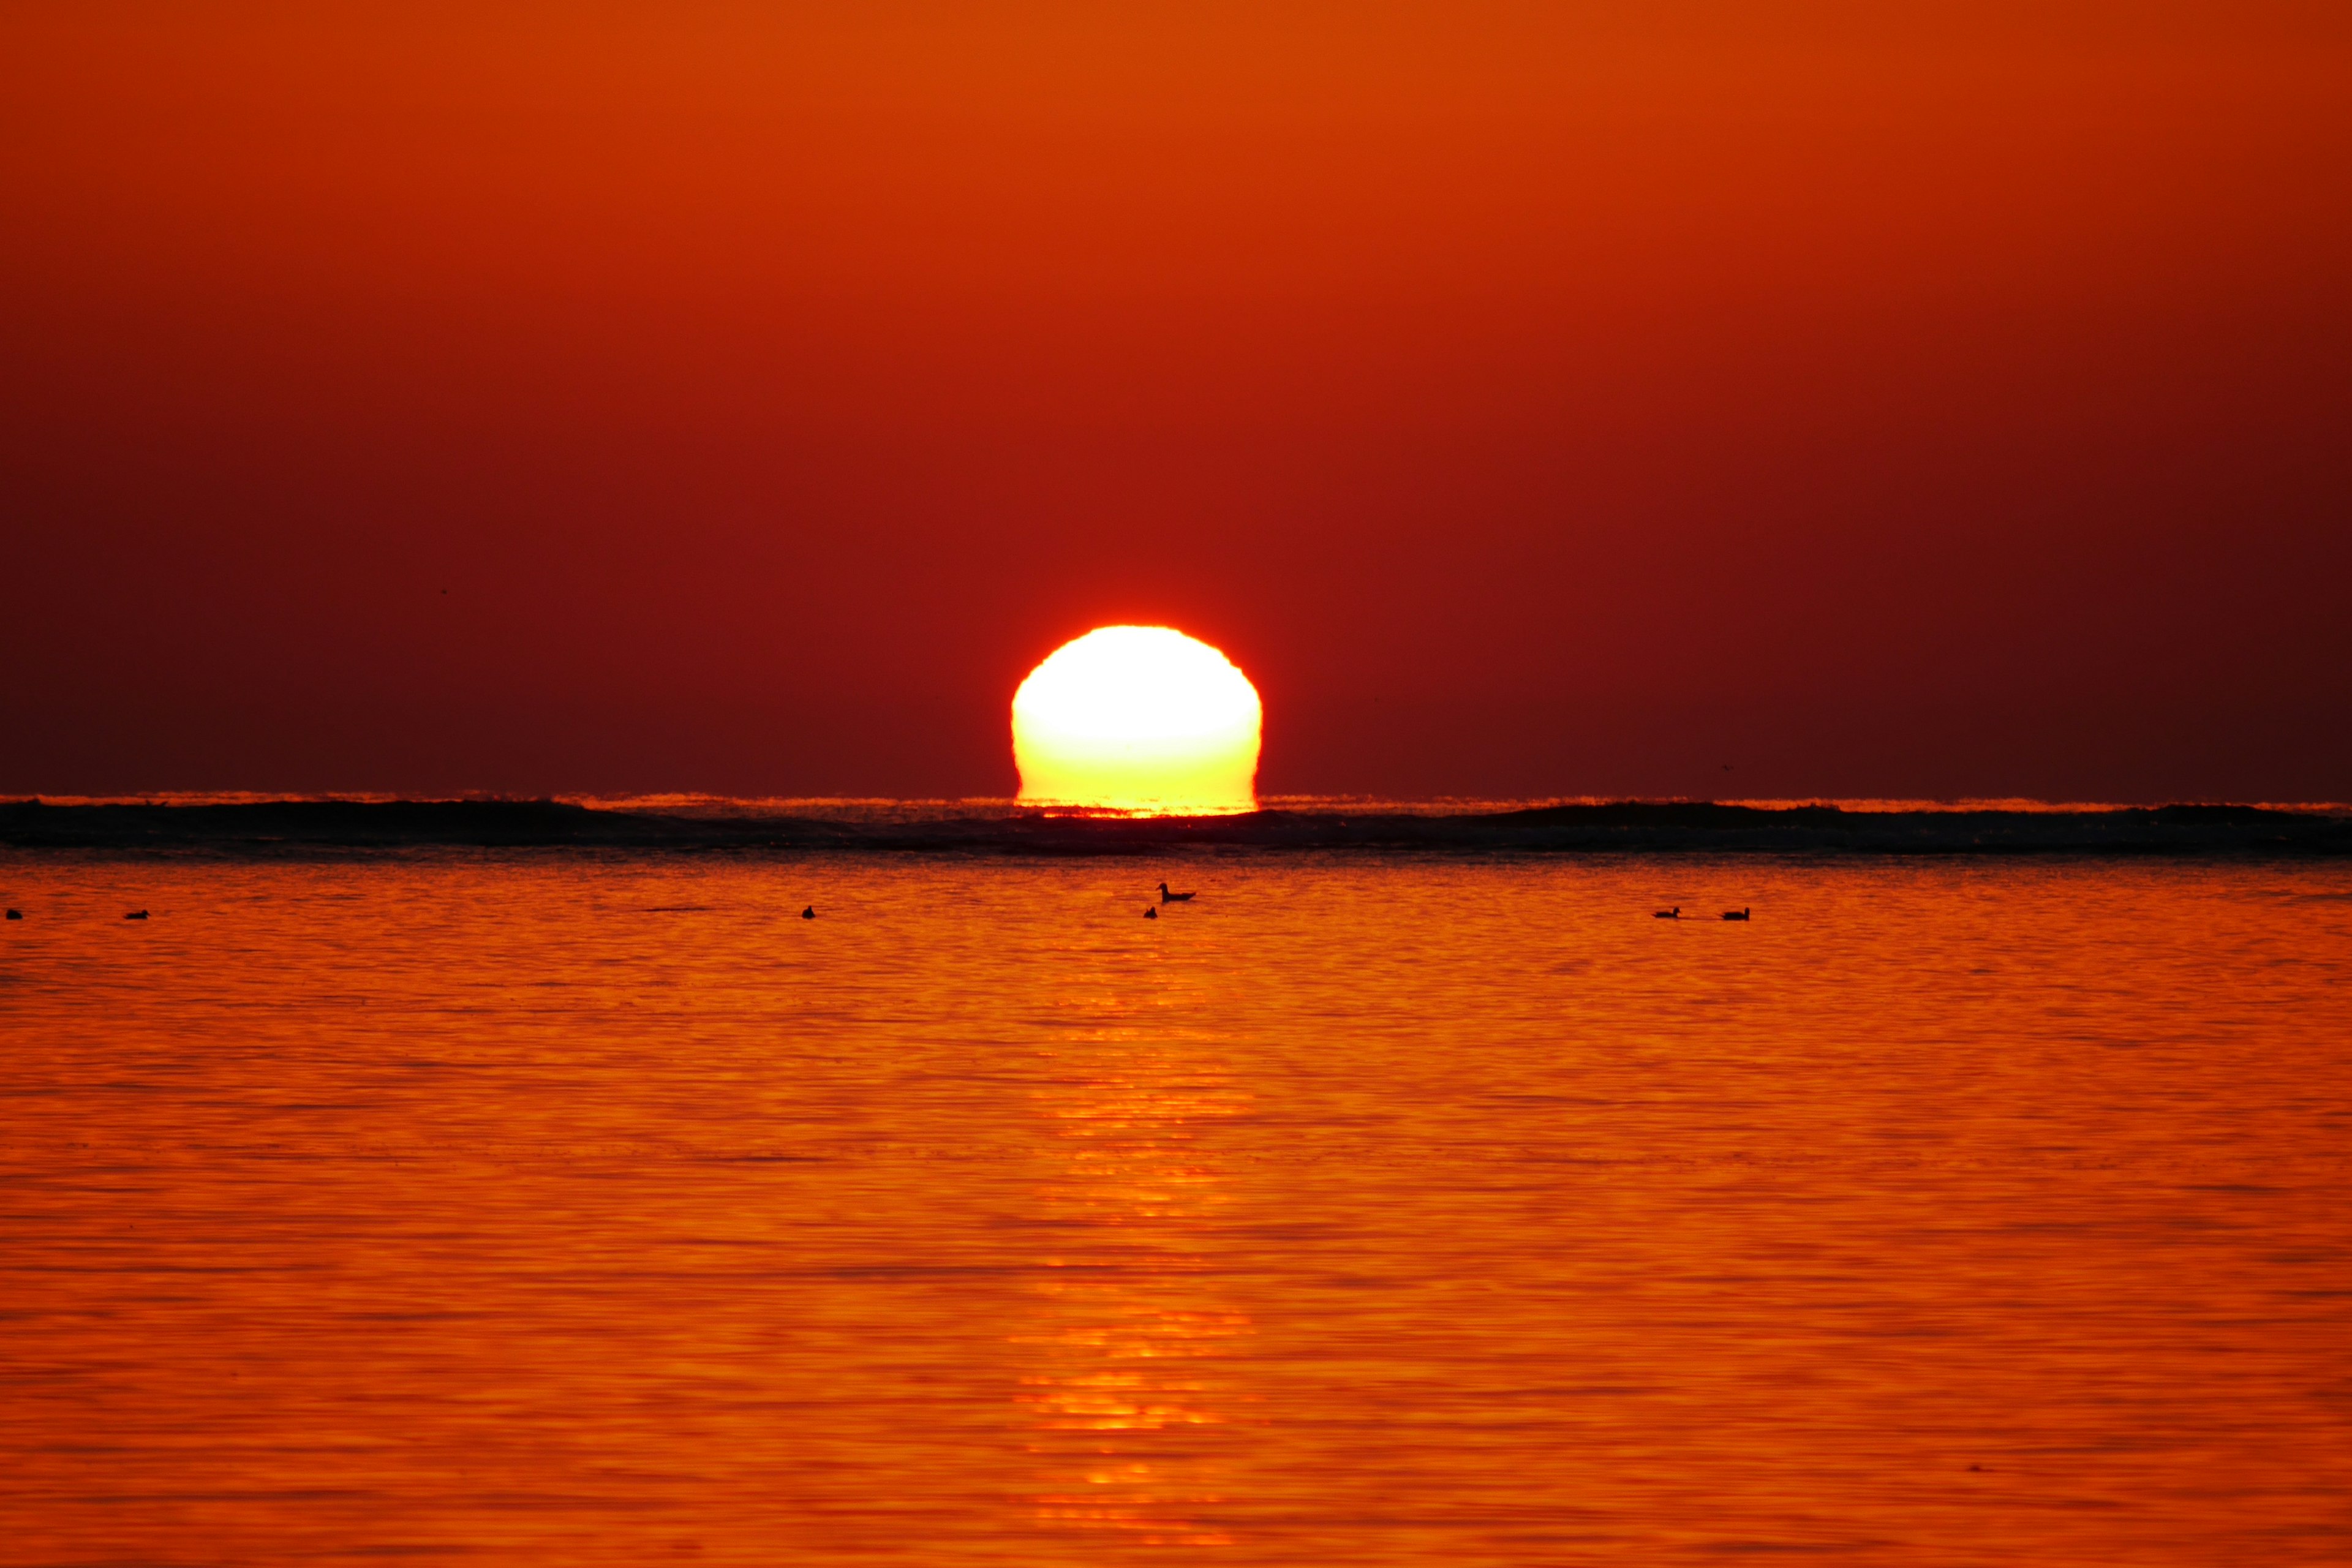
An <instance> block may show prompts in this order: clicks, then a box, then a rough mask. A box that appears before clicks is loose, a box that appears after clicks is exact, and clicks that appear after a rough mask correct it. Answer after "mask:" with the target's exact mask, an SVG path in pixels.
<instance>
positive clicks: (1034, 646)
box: [0, 0, 2352, 800]
mask: <svg viewBox="0 0 2352 1568" xmlns="http://www.w3.org/2000/svg"><path fill="white" fill-rule="evenodd" d="M306 12H307V13H308V14H306ZM1888 12H1899V13H1902V16H1903V19H1901V20H1895V19H1891V18H1890V17H1888V16H1885V15H1883V13H1888ZM0 199H5V211H6V214H7V224H6V235H7V243H6V244H5V246H0V545H4V546H5V550H0V562H5V569H4V570H0V664H5V671H6V674H5V681H0V790H5V791H9V792H18V793H21V792H30V791H47V792H58V793H67V792H72V793H82V792H112V791H132V790H144V789H164V788H262V789H394V790H409V791H418V792H446V791H454V790H471V789H481V790H499V791H511V792H534V793H536V792H548V791H555V792H571V791H624V790H681V789H705V790H716V791H727V792H736V793H755V794H806V793H859V794H866V793H872V794H890V795H932V794H948V795H961V794H1004V793H1009V792H1010V791H1011V789H1012V788H1013V771H1012V764H1011V755H1010V747H1009V743H1008V741H1007V737H1006V730H1005V723H1006V706H1007V704H1008V702H1009V700H1010V699H1011V695H1012V692H1013V687H1014V686H1015V685H1016V684H1017V683H1018V681H1019V679H1020V678H1021V677H1022V675H1023V674H1024V673H1025V671H1026V670H1027V669H1028V668H1030V667H1031V666H1032V665H1034V663H1035V662H1036V661H1037V660H1038V659H1039V658H1042V657H1044V655H1045V654H1046V653H1047V652H1049V651H1051V650H1052V648H1053V647H1055V646H1056V645H1057V644H1059V643H1060V642H1061V641H1063V640H1065V639H1066V638H1067V637H1072V636H1075V635H1076V634H1077V633H1079V632H1082V631H1084V630H1086V629H1087V628H1088V627H1090V626H1096V625H1100V624H1104V623H1108V622H1116V621H1145V622H1156V623H1166V624H1171V625H1175V626H1181V627H1183V628H1185V629H1187V630H1189V631H1192V632H1193V633H1194V634H1196V635H1198V636H1201V637H1205V638H1207V639H1209V640H1210V641H1213V642H1214V643H1216V644H1217V645H1218V646H1220V647H1223V648H1224V649H1225V650H1226V651H1227V652H1228V653H1229V654H1231V655H1232V656H1233V657H1234V659H1235V660H1236V661H1237V662H1238V663H1240V664H1241V666H1242V667H1243V668H1244V669H1245V670H1247V671H1248V672H1249V673H1250V675H1251V676H1252V678H1253V679H1255V680H1256V682H1257V684H1258V686H1259V688H1260V689H1261V690H1262V691H1263V693H1264V694H1265V701H1266V705H1267V709H1268V730H1267V741H1266V752H1265V768H1264V772H1263V774H1262V776H1261V784H1262V787H1264V788H1265V789H1268V790H1273V791H1297V790H1316V791H1323V790H1330V791H1362V792H1382V793H1392V794H1427V793H1451V794H1470V795H1525V794H1542V795H1552V794H1593V793H1601V794H1606V793H1618V792H1639V793H1648V794H1689V795H1749V796H1755V795H1940V796H1959V795H2017V794H2022V795H2046V796H2052V797H2058V798H2093V799H2118V800H2120V799H2151V798H2167V797H2184V796H2186V797H2217V796H2230V797H2235V798H2254V799H2339V800H2340V799H2344V798H2347V797H2352V610H2348V609H2347V606H2352V7H2345V6H2342V5H2329V6H2320V5H2308V6H2303V7H2294V8H2289V7H2265V6H2263V5H2250V4H2236V5H2202V6H2180V5H2169V6H2168V5H2161V4H2156V3H2139V4H2128V5H2126V4H2115V5H2104V4H2102V5H2084V4H2070V3H2067V0H2057V3H2055V4H2048V5H1984V4H1977V5H1925V6H1883V5H1674V4H1665V5H1655V4H1652V5H1633V4H1626V5H1564V4H1563V5H1477V4H1466V3H1465V4H1453V5H1430V6H1408V5H1321V6H1287V7H1286V6H1278V5H1230V6H1224V5H1165V6H1160V5H1127V6H1096V5H1071V6H1048V5H1024V6H1018V7H1004V8H995V9H988V8H974V7H971V6H967V5H939V6H912V5H905V6H898V5H842V6H838V7H831V8H824V9H818V8H805V9H786V8H779V7H764V6H762V7H752V6H742V7H720V6H700V5H668V6H646V7H642V8H639V9H637V10H635V11H631V10H625V9H621V8H610V9H603V10H599V9H596V8H593V7H590V6H586V5H564V6H551V7H520V6H509V7H501V6H479V5H466V6H454V5H453V6H446V7H440V6H432V5H417V4H404V5H380V6H374V5H337V6H331V7H318V8H304V7H294V6H267V7H264V6H251V7H246V6H227V5H181V6H164V5H137V6H132V5H100V4H90V3H81V4H73V5H28V4H20V5H12V6H10V7H8V8H7V9H6V10H5V13H0ZM445 589H446V594H445V593H444V592H443V590H445ZM1724 763H1731V764H1733V765H1734V771H1733V772H1732V773H1728V774H1727V773H1724V772H1723V771H1722V766H1723V764H1724Z"/></svg>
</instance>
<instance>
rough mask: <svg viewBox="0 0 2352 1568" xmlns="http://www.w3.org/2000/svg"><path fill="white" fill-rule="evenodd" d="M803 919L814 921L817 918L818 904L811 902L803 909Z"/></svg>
mask: <svg viewBox="0 0 2352 1568" xmlns="http://www.w3.org/2000/svg"><path fill="white" fill-rule="evenodd" d="M801 919H803V920H804V921H813V920H814V919H816V906H815V905H814V904H811V905H810V906H809V907H808V908H806V909H804V910H802V911H801Z"/></svg>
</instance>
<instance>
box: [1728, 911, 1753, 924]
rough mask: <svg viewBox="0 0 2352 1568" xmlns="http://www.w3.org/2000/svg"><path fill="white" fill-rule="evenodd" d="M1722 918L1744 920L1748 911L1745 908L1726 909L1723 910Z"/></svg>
mask: <svg viewBox="0 0 2352 1568" xmlns="http://www.w3.org/2000/svg"><path fill="white" fill-rule="evenodd" d="M1723 918H1724V919H1725V920H1727V921H1744V920H1746V919H1747V918H1748V911H1747V910H1724V911H1723Z"/></svg>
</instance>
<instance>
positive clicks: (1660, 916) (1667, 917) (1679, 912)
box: [1650, 904, 1683, 921]
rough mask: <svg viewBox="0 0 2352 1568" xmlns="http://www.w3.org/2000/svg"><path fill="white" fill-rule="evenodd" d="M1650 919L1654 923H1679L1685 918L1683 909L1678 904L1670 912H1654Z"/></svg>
mask: <svg viewBox="0 0 2352 1568" xmlns="http://www.w3.org/2000/svg"><path fill="white" fill-rule="evenodd" d="M1650 918H1651V919H1652V920H1654V921H1678V920H1680V919H1682V918H1683V907H1682V906H1681V905H1680V904H1676V905H1675V907H1674V908H1673V909H1670V910H1654V911H1652V913H1651V915H1650Z"/></svg>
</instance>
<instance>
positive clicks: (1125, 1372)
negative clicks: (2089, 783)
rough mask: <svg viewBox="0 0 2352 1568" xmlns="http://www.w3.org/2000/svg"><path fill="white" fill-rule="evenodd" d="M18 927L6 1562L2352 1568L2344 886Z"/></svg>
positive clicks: (561, 883) (1111, 895) (1775, 890)
mask: <svg viewBox="0 0 2352 1568" xmlns="http://www.w3.org/2000/svg"><path fill="white" fill-rule="evenodd" d="M1163 878H1165V879H1167V880H1169V881H1171V882H1172V883H1174V884H1176V885H1177V886H1178V887H1180V888H1187V887H1189V888H1192V889H1197V891H1198V893H1199V897H1198V898H1197V899H1196V900H1192V901H1191V902H1189V903H1185V904H1181V905H1176V906H1171V907H1170V908H1169V909H1168V910H1167V911H1166V913H1165V916H1164V918H1160V919H1157V920H1152V921H1146V920H1144V919H1143V918H1141V917H1142V914H1143V910H1145V908H1146V907H1147V905H1148V904H1150V902H1151V900H1153V899H1154V898H1156V894H1155V893H1154V892H1153V891H1152V889H1153V885H1154V884H1155V883H1157V882H1159V881H1160V880H1161V879H1163ZM0 899H5V902H6V903H8V904H10V905H12V906H15V907H16V908H19V909H21V910H23V911H24V914H25V919H24V920H23V921H12V922H8V923H7V924H5V926H0V1562H5V1563H89V1564H96V1563H251V1564H268V1563H357V1562H362V1561H367V1562H375V1561H381V1560H383V1559H385V1558H394V1559H400V1560H407V1561H416V1562H426V1563H431V1562H455V1561H468V1560H471V1561H482V1562H496V1563H648V1562H671V1561H692V1562H704V1563H801V1562H808V1563H828V1562H839V1563H853V1562H854V1563H877V1564H898V1563H908V1564H915V1563H1019V1564H1064V1563H1067V1564H1118V1563H1166V1562H1176V1561H1195V1560H1197V1561H1202V1562H1215V1563H1236V1564H1241V1563H1267V1564H1276V1563H1279V1564H1310V1563H1350V1564H1383V1563H1395V1564H1405V1563H1413V1564H1419V1563H1447V1564H1486V1563H1495V1564H1522V1563H1582V1562H1610V1563H1719V1562H1722V1561H1725V1560H1727V1559H1737V1558H1740V1557H1743V1556H1748V1555H1753V1554H1769V1555H1770V1556H1771V1557H1773V1558H1775V1559H1776V1560H1797V1561H1806V1560H1814V1559H1819V1560H1825V1561H1835V1562H1839V1563H1988V1564H1990V1563H2001V1564H2014V1563H2042V1564H2049V1563H2154V1564H2164V1563H2344V1562H2347V1561H2352V1205H2347V1202H2346V1194H2345V1178H2346V1176H2347V1148H2352V1143H2348V1142H2347V1135H2352V863H2347V862H2346V861H2344V860H2342V859H2340V858H2302V859H2294V858H2286V859H2262V858H2210V859H2195V858H2104V859H2103V858H2063V857H2039V858H2036V857H2017V858H2010V857H1986V858H1970V857H1958V858H1896V857H1868V856H1816V857H1807V856H1793V857H1771V856H1760V855H1751V856H1704V855H1676V856H1653V857H1646V858H1645V857H1639V856H1621V857H1612V856H1599V855H1583V856H1552V857H1545V856H1521V857H1513V856H1508V855H1490V856H1478V855H1472V856H1455V857H1450V858H1449V857H1445V856H1436V855H1385V856H1384V855H1375V854H1363V853H1357V854H1321V853H1298V854H1282V853H1263V852H1227V853H1192V854H1167V855H1159V854H1155V855H1143V856H1116V857H1087V858H1018V857H990V856H970V857H956V856H942V855H923V854H878V853H868V854H862V855H858V854H843V855H829V854H817V855H759V854H740V855H738V854H713V853H703V854H677V853H666V852H658V851H652V852H646V851H635V850H629V851H623V850H583V849H572V850H521V851H478V850H471V851H469V850H455V849H420V850H414V851H408V852H402V853H392V854H380V855H359V856H349V855H346V856H336V855H319V856H301V855H294V856H287V857H282V858H268V859H255V858H249V857H240V856H236V855H227V854H212V855H190V856H165V855H151V856H126V855H119V854H85V853H25V852H17V853H13V854H7V853H0ZM808 905H814V908H815V910H816V918H814V920H803V919H802V918H801V915H800V911H801V910H802V909H803V907H804V906H808ZM1674 905H1680V906H1682V908H1683V910H1684V914H1685V919H1684V920H1682V921H1660V920H1656V919H1654V918H1653V916H1652V910H1654V909H1657V908H1660V907H1671V906H1674ZM1740 907H1745V908H1748V909H1752V910H1753V911H1754V919H1753V920H1752V921H1748V922H1747V923H1730V922H1725V921H1722V920H1720V919H1719V918H1717V916H1718V913H1719V911H1720V910H1723V909H1726V908H1740ZM134 909H144V910H148V911H149V915H150V918H149V919H148V920H146V921H125V920H124V919H123V918H122V916H123V914H124V912H125V911H126V910H134Z"/></svg>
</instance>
